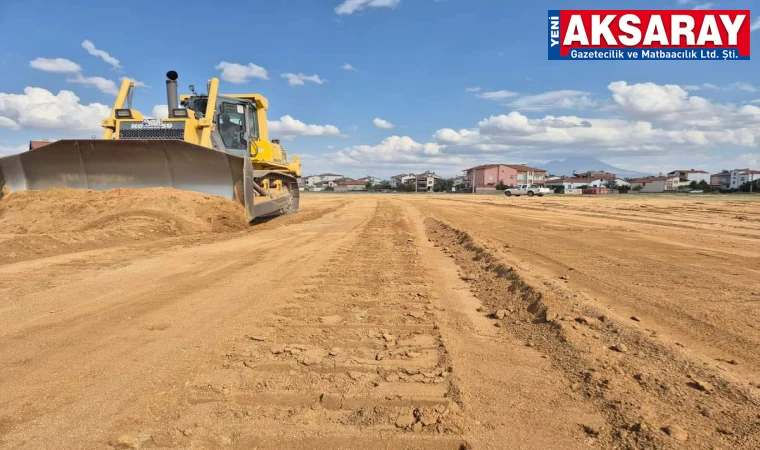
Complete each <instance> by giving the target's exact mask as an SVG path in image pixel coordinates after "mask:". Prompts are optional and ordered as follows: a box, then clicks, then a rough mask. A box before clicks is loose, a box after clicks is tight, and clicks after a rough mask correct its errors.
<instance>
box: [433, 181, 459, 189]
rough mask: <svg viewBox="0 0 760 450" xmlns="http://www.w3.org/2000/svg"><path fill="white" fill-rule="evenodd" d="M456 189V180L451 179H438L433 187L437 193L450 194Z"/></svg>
mask: <svg viewBox="0 0 760 450" xmlns="http://www.w3.org/2000/svg"><path fill="white" fill-rule="evenodd" d="M452 187H454V180H449V179H443V178H441V179H437V180H435V184H434V185H433V191H435V192H448V191H451V188H452Z"/></svg>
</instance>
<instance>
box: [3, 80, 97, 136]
mask: <svg viewBox="0 0 760 450" xmlns="http://www.w3.org/2000/svg"><path fill="white" fill-rule="evenodd" d="M110 113H111V108H110V107H109V106H106V105H103V104H101V103H90V104H88V105H84V104H81V103H80V102H79V97H77V96H76V94H74V93H73V92H71V91H67V90H62V91H59V92H58V94H53V93H52V92H50V91H48V90H47V89H43V88H38V87H27V88H25V89H24V93H23V94H7V93H2V92H0V116H2V117H5V118H6V119H10V120H12V121H14V122H15V123H17V124H18V125H19V127H20V128H24V129H29V128H32V129H46V130H57V131H61V132H68V133H70V134H76V133H77V132H82V131H100V130H101V127H100V124H101V122H102V121H103V119H105V118H106V117H108V115H109V114H110Z"/></svg>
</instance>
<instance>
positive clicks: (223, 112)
mask: <svg viewBox="0 0 760 450" xmlns="http://www.w3.org/2000/svg"><path fill="white" fill-rule="evenodd" d="M219 102H220V105H219V112H218V113H217V116H218V117H219V118H218V120H217V121H216V122H217V124H218V130H219V134H220V137H221V139H222V143H223V144H224V147H225V148H227V149H230V150H249V149H250V148H251V146H252V145H253V143H254V141H256V140H257V139H258V129H257V126H256V115H255V114H254V110H253V106H252V105H251V103H250V102H243V101H240V100H237V99H226V98H220V99H219Z"/></svg>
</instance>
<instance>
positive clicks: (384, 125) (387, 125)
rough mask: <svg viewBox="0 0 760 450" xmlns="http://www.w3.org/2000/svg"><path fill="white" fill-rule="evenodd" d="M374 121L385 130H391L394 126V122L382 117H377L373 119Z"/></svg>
mask: <svg viewBox="0 0 760 450" xmlns="http://www.w3.org/2000/svg"><path fill="white" fill-rule="evenodd" d="M372 123H373V124H374V125H375V126H376V127H377V128H381V129H383V130H390V129H391V128H393V124H392V123H390V122H388V121H387V120H383V119H381V118H379V117H378V118H375V120H373V121H372Z"/></svg>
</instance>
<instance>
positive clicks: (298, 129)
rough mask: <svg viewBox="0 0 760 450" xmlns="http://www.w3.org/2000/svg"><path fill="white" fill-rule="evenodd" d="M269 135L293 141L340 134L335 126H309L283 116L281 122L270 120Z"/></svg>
mask: <svg viewBox="0 0 760 450" xmlns="http://www.w3.org/2000/svg"><path fill="white" fill-rule="evenodd" d="M268 123H269V135H270V137H271V138H276V137H277V136H280V137H282V139H293V138H294V137H296V136H337V135H339V134H340V130H339V129H338V127H336V126H334V125H307V124H305V123H303V122H301V121H300V120H297V119H294V118H293V117H291V116H282V117H280V120H270V121H269V122H268Z"/></svg>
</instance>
